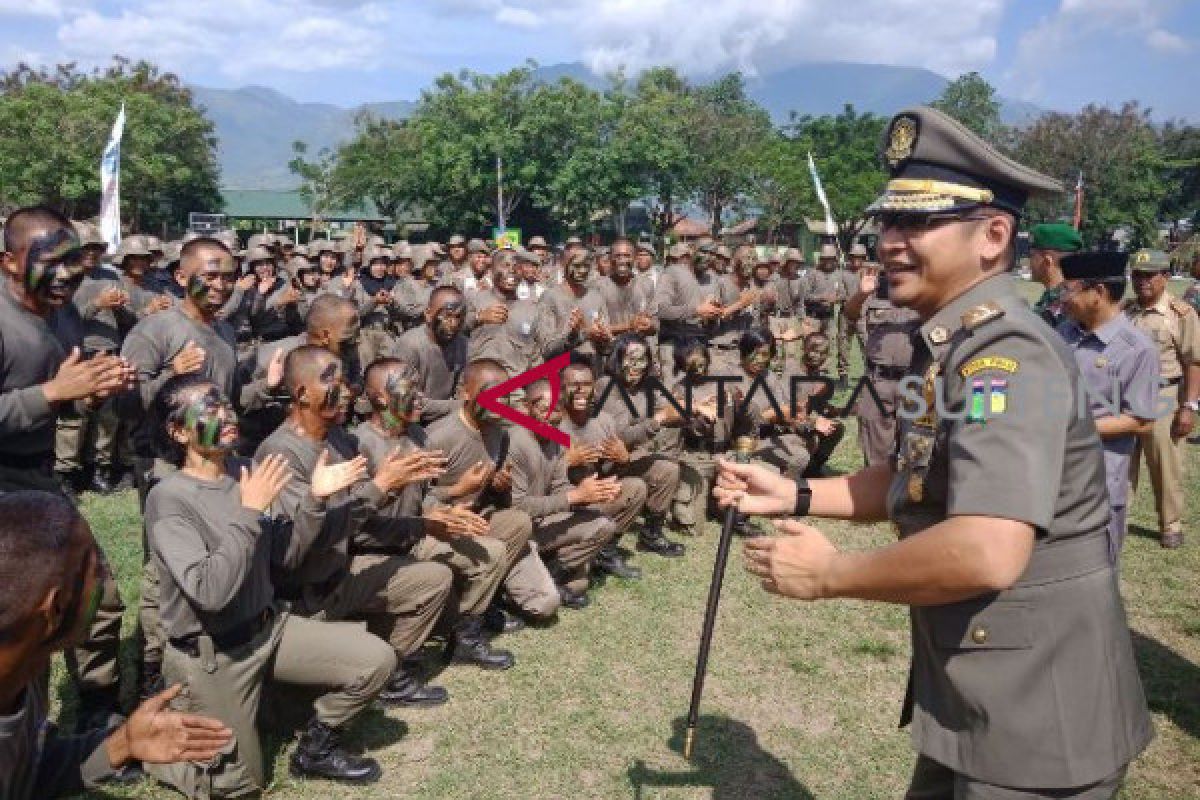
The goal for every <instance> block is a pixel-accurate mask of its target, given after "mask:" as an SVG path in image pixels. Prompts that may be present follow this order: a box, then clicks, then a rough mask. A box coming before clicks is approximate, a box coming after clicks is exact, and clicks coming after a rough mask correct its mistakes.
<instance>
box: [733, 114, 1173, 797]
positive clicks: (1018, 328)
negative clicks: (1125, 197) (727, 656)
mask: <svg viewBox="0 0 1200 800" xmlns="http://www.w3.org/2000/svg"><path fill="white" fill-rule="evenodd" d="M884 148H885V149H884V158H885V160H886V163H887V166H888V167H889V169H890V172H891V174H892V179H891V180H890V181H889V182H888V185H887V189H886V191H885V193H884V194H883V196H882V197H880V199H879V200H877V201H876V202H875V204H873V205H872V206H871V208H870V209H869V210H870V213H872V214H875V215H877V216H878V217H879V219H880V229H881V231H882V234H881V239H880V246H879V255H880V257H881V259H882V261H883V265H884V268H885V269H886V271H887V278H888V282H889V286H890V296H891V299H892V302H894V303H896V304H897V305H899V306H901V307H904V308H912V309H914V310H915V311H917V313H918V314H920V317H921V326H920V329H919V330H920V339H919V341H918V342H917V344H916V353H915V356H914V362H913V369H912V371H911V372H910V375H909V376H908V377H906V378H905V382H904V387H903V388H902V391H903V392H904V397H905V407H906V409H905V412H904V413H903V414H902V417H903V418H902V420H901V422H900V430H899V432H898V436H897V448H896V452H895V454H894V457H893V460H892V462H891V463H890V464H888V465H881V466H875V467H868V468H866V469H864V470H862V471H860V472H858V473H856V474H854V475H850V476H846V477H839V478H827V479H823V480H814V481H811V482H806V481H800V482H793V481H790V480H786V479H783V478H781V477H778V476H775V475H773V474H772V473H770V472H769V471H767V470H766V469H764V468H761V467H757V466H753V465H740V464H732V463H725V462H723V463H722V464H721V468H720V478H719V480H720V485H719V487H718V489H717V495H718V498H719V501H720V502H721V503H730V502H735V503H737V504H738V506H739V508H740V509H741V510H742V511H746V512H750V513H771V514H779V515H784V514H796V515H797V516H803V515H806V514H811V515H813V516H824V517H837V518H843V519H852V520H856V521H881V520H885V519H891V520H892V521H894V522H895V523H896V525H897V527H898V530H899V534H900V541H899V542H897V543H895V544H892V545H890V546H887V547H881V548H877V549H874V550H868V551H859V552H846V553H843V552H839V551H838V550H837V548H836V547H835V546H834V545H833V543H832V542H830V541H829V540H828V539H827V538H826V537H825V535H824V534H823V533H822V532H821V531H820V530H818V529H817V528H815V527H812V526H810V525H806V524H802V523H801V522H799V521H796V520H790V521H786V522H781V523H779V524H778V526H779V528H780V529H781V530H782V531H783V532H784V533H785V534H786V535H785V536H783V537H780V538H776V537H770V538H767V537H764V538H761V539H755V540H751V541H749V542H747V543H746V545H745V556H746V564H747V568H748V569H749V571H750V572H752V573H753V574H755V575H756V576H758V577H760V578H761V579H762V582H763V586H764V588H766V589H767V590H768V591H771V592H775V593H779V594H782V595H785V596H788V597H796V598H803V599H817V598H831V597H856V598H860V599H866V600H874V601H883V602H892V603H903V604H906V605H908V606H910V607H911V619H912V634H913V636H912V640H913V662H912V671H911V673H910V685H909V689H910V691H909V692H908V698H909V701H910V702H909V703H906V708H905V711H906V714H905V719H908V718H909V717H911V722H912V740H913V744H914V746H915V748H916V750H917V752H918V754H919V755H918V759H917V764H916V768H915V770H914V773H913V777H912V781H911V784H910V786H909V789H908V792H907V795H906V796H907V797H908V798H911V800H917V799H918V798H919V799H921V800H925V799H926V798H945V799H946V800H951V799H953V800H967V799H968V798H984V797H987V798H992V797H1003V798H1006V800H1018V799H1019V798H1050V797H1053V798H1073V799H1074V800H1080V799H1081V798H1086V800H1098V799H1099V798H1111V797H1113V796H1114V795H1115V794H1116V792H1117V791H1118V788H1119V785H1120V783H1121V781H1122V778H1123V776H1124V774H1125V770H1126V767H1127V766H1128V764H1129V762H1130V761H1131V760H1132V759H1133V758H1134V757H1135V756H1136V755H1137V754H1138V753H1139V752H1141V751H1142V749H1143V748H1144V747H1145V746H1146V744H1147V743H1148V742H1149V741H1150V738H1151V736H1152V729H1151V723H1150V716H1149V714H1148V713H1147V710H1146V701H1145V697H1144V696H1143V693H1142V687H1141V683H1140V681H1139V679H1138V674H1137V665H1136V663H1135V661H1134V656H1133V644H1132V641H1131V638H1130V634H1129V628H1128V626H1127V623H1126V619H1125V610H1124V607H1123V605H1122V602H1121V595H1120V592H1119V589H1118V585H1117V576H1116V571H1115V569H1114V567H1113V565H1112V564H1111V563H1110V562H1109V558H1108V543H1107V536H1106V524H1107V522H1108V499H1107V497H1106V492H1105V484H1104V461H1103V455H1102V451H1101V449H1100V439H1099V437H1098V436H1097V434H1096V427H1095V424H1094V423H1093V422H1092V420H1091V418H1090V415H1088V414H1086V413H1085V414H1082V415H1081V414H1079V413H1078V412H1077V410H1076V409H1077V406H1078V404H1079V401H1080V395H1081V393H1082V392H1083V386H1082V383H1081V379H1080V376H1079V372H1078V370H1077V369H1076V367H1075V363H1074V359H1073V358H1072V357H1071V354H1070V353H1069V352H1068V351H1067V349H1066V348H1065V347H1064V345H1063V342H1062V341H1061V340H1060V339H1059V337H1058V335H1057V334H1056V333H1055V332H1054V331H1053V330H1051V329H1050V328H1049V326H1047V325H1046V324H1045V323H1043V322H1042V321H1041V320H1040V319H1039V318H1038V317H1037V316H1036V315H1034V314H1033V312H1031V311H1030V310H1029V308H1028V306H1027V305H1026V304H1025V302H1024V300H1022V298H1021V297H1020V296H1019V294H1018V293H1017V291H1016V288H1015V286H1014V285H1013V281H1012V279H1011V278H1010V277H1009V275H1008V274H1007V273H1008V270H1009V268H1010V266H1011V264H1012V261H1013V257H1014V241H1015V238H1016V216H1017V214H1019V212H1020V209H1021V207H1022V205H1023V204H1024V202H1025V199H1026V197H1027V195H1028V194H1030V193H1033V192H1038V193H1045V192H1050V191H1058V190H1060V186H1059V184H1057V183H1056V182H1054V181H1052V180H1050V179H1049V178H1046V177H1044V176H1042V175H1039V174H1038V173H1036V172H1033V171H1032V170H1030V169H1028V168H1026V167H1023V166H1021V165H1020V164H1017V163H1015V162H1013V161H1010V160H1009V159H1007V158H1005V157H1003V156H1001V155H1000V154H999V153H997V152H996V151H994V150H993V149H991V148H990V147H989V146H988V145H987V144H985V143H984V142H983V141H982V140H980V139H979V138H977V137H976V136H975V135H974V134H973V133H971V132H970V131H968V130H967V129H966V128H965V127H963V126H962V125H960V124H959V123H958V122H956V121H954V120H952V119H950V118H949V117H947V116H945V115H943V114H942V113H941V112H938V111H936V110H933V109H930V108H924V107H920V108H914V109H910V110H906V111H902V112H900V113H899V114H898V115H897V116H896V117H894V118H893V119H892V120H891V122H890V124H889V125H888V127H887V132H886V135H885V141H884ZM939 403H940V407H939ZM1098 654H1103V655H1102V656H1100V655H1098Z"/></svg>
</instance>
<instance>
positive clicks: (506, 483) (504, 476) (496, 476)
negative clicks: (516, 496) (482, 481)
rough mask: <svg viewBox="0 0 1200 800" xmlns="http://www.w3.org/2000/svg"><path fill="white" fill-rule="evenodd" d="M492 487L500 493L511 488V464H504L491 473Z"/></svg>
mask: <svg viewBox="0 0 1200 800" xmlns="http://www.w3.org/2000/svg"><path fill="white" fill-rule="evenodd" d="M492 488H493V489H495V490H496V491H497V492H500V493H501V494H503V493H504V492H507V491H510V490H511V489H512V464H505V465H504V466H503V467H502V468H501V469H498V470H496V471H495V472H494V473H492Z"/></svg>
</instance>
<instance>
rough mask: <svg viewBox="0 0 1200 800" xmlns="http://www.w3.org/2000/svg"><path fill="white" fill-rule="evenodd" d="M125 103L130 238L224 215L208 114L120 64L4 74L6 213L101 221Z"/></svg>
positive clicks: (125, 213)
mask: <svg viewBox="0 0 1200 800" xmlns="http://www.w3.org/2000/svg"><path fill="white" fill-rule="evenodd" d="M122 103H124V104H125V113H126V123H125V137H124V140H123V142H122V146H121V205H122V208H121V212H122V219H123V221H124V222H126V223H127V224H128V226H129V227H130V229H131V230H134V231H139V230H144V231H161V229H162V228H163V227H164V226H166V227H176V228H178V227H181V226H182V224H183V222H184V220H185V219H186V217H187V213H188V212H190V211H219V210H220V208H221V195H220V190H219V188H218V187H219V171H218V168H217V161H216V146H217V142H216V136H215V135H214V133H213V126H212V123H211V122H210V121H209V120H208V119H207V118H206V117H205V116H204V113H203V109H201V108H198V107H197V106H196V105H195V104H194V102H193V99H192V94H191V92H190V91H189V90H188V89H186V88H185V87H184V86H183V85H182V84H181V83H180V81H179V79H178V78H177V77H176V76H175V75H173V74H171V73H163V72H159V70H158V68H157V67H155V66H154V65H153V64H150V63H147V62H145V61H137V62H133V61H130V60H129V59H126V58H122V57H119V56H118V57H116V58H114V59H113V62H112V64H111V65H109V66H108V67H105V68H98V69H95V70H93V71H91V72H88V73H84V72H80V71H79V70H77V69H76V67H75V65H74V64H61V65H59V66H57V67H55V68H54V69H52V70H47V69H34V68H32V67H30V66H28V65H26V64H19V65H18V66H17V67H15V68H14V69H12V70H10V71H8V72H5V73H2V74H0V206H5V207H9V208H11V207H14V206H20V205H27V204H30V203H47V204H50V205H53V206H56V207H58V208H61V209H62V210H63V211H64V212H65V213H67V214H69V215H71V216H74V217H77V218H84V217H89V216H92V215H94V214H96V213H98V212H99V209H100V155H101V153H102V152H103V151H104V146H105V144H106V143H107V142H108V135H109V132H110V130H111V129H112V124H113V119H114V118H115V117H116V115H117V111H118V110H119V109H120V107H121V104H122Z"/></svg>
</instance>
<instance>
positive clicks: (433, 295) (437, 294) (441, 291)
mask: <svg viewBox="0 0 1200 800" xmlns="http://www.w3.org/2000/svg"><path fill="white" fill-rule="evenodd" d="M448 294H456V295H458V296H459V297H462V296H463V293H462V290H460V289H459V288H458V287H457V286H439V287H437V288H436V289H434V290H433V291H432V292H430V293H429V302H428V303H426V304H425V307H426V308H433V304H434V303H436V302H437V301H438V300H440V299H442V297H444V296H445V295H448Z"/></svg>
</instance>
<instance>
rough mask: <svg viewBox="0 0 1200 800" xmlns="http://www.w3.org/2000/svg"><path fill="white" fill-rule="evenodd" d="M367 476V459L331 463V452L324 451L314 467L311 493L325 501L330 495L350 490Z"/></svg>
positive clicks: (359, 457) (362, 457) (359, 458)
mask: <svg viewBox="0 0 1200 800" xmlns="http://www.w3.org/2000/svg"><path fill="white" fill-rule="evenodd" d="M366 475H367V457H366V456H361V455H360V456H355V457H354V458H352V459H350V460H349V461H343V462H341V463H340V464H332V465H331V464H330V463H329V451H328V450H322V451H321V455H319V456H317V463H316V466H314V467H313V473H312V477H311V478H310V479H309V491H310V492H311V493H312V496H313V497H315V498H317V499H318V500H324V499H325V498H327V497H329V496H330V495H334V494H337V493H338V492H340V491H342V490H343V489H349V488H350V487H351V486H353V485H354V484H356V483H358V482H359V481H360V480H362V479H363V478H364V477H366Z"/></svg>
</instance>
